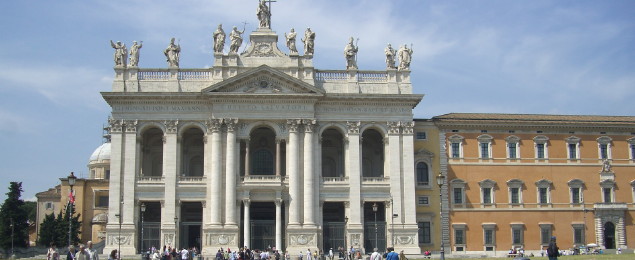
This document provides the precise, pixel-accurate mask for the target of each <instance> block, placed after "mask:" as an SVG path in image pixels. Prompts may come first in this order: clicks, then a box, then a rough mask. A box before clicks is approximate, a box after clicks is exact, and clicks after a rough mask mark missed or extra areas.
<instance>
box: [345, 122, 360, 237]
mask: <svg viewBox="0 0 635 260" xmlns="http://www.w3.org/2000/svg"><path fill="white" fill-rule="evenodd" d="M360 126H361V122H359V121H348V122H346V127H347V129H348V133H347V140H346V162H347V164H346V166H347V169H346V173H347V174H348V176H349V186H350V189H349V193H350V195H349V201H348V203H347V205H348V206H349V208H348V212H347V216H348V224H347V227H346V231H347V240H348V243H347V245H348V246H349V247H350V246H353V247H355V248H361V247H362V246H363V241H364V240H363V235H364V226H363V225H362V204H361V187H362V186H361V185H362V183H361V180H362V178H361V170H360V167H361V160H360V158H361V150H360V142H361V138H360V134H359V128H360Z"/></svg>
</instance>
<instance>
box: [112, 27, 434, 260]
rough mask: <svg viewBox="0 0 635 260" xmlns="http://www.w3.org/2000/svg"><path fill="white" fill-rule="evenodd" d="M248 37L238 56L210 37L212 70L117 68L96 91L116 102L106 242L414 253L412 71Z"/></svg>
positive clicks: (129, 248) (270, 35)
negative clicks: (324, 58)
mask: <svg viewBox="0 0 635 260" xmlns="http://www.w3.org/2000/svg"><path fill="white" fill-rule="evenodd" d="M265 25H266V24H265ZM219 28H220V26H219ZM238 36H241V35H240V34H239V35H238ZM223 37H224V35H223ZM309 37H310V36H309ZM313 37H314V36H313ZM307 40H308V37H307ZM241 41H242V39H241ZM249 41H250V42H249V44H248V45H247V46H248V47H247V48H246V50H245V51H244V52H242V53H237V52H236V51H235V50H236V49H235V48H232V49H230V52H229V53H223V49H222V48H223V46H220V47H219V48H216V46H215V54H214V66H213V67H211V68H205V69H186V68H180V67H179V66H178V60H176V62H174V60H173V61H172V62H170V63H169V66H168V68H164V69H144V68H139V67H137V66H136V62H135V63H134V64H129V65H127V66H126V64H125V63H123V64H116V66H115V73H116V76H115V79H114V82H113V85H112V91H110V92H103V93H102V96H103V98H104V99H105V100H106V102H107V103H108V104H109V105H110V106H111V108H112V117H111V119H110V122H109V123H110V134H111V158H110V176H109V177H110V187H109V203H108V204H109V210H108V224H107V227H106V232H107V238H106V249H105V251H104V252H110V250H112V249H118V248H121V251H122V254H123V255H132V254H136V253H138V252H139V251H140V249H141V248H149V247H152V246H155V247H160V246H163V245H171V246H173V247H179V248H181V247H193V246H196V247H197V248H200V249H202V253H203V254H204V255H213V254H215V253H216V251H217V250H218V249H219V248H231V249H232V250H233V249H234V248H236V249H237V248H239V247H243V246H247V247H249V248H252V249H256V248H257V249H265V248H267V247H275V248H276V249H281V250H288V251H290V252H292V253H297V252H300V251H306V250H307V249H309V250H311V251H314V250H324V249H326V250H328V248H334V249H337V248H338V247H346V248H350V247H354V248H358V249H362V250H365V251H366V252H369V251H370V250H372V248H374V247H377V248H380V249H381V250H384V249H385V248H386V247H389V246H395V247H398V248H399V249H400V250H404V252H405V253H407V254H418V253H420V252H421V250H420V247H419V246H420V243H419V241H418V237H419V236H418V230H419V229H418V224H417V203H416V201H415V199H416V198H417V196H416V190H417V188H416V186H417V180H415V178H416V177H415V176H416V175H415V167H414V165H415V155H414V154H413V151H414V149H415V145H414V138H413V133H414V125H415V124H414V121H413V112H412V110H413V108H414V107H415V106H416V105H417V104H418V103H419V102H420V101H421V99H422V97H423V95H420V94H413V93H412V84H411V82H410V71H409V69H408V68H407V67H401V68H399V69H397V68H390V67H389V68H387V69H386V70H384V71H361V70H358V69H357V68H356V66H354V67H351V66H349V67H348V69H346V70H320V69H317V68H315V67H313V53H312V50H311V52H306V50H305V53H304V54H302V55H300V54H299V53H298V52H297V50H296V51H294V50H292V49H291V50H290V51H289V52H283V51H282V50H280V49H279V48H278V47H277V46H278V35H277V34H276V33H275V32H274V31H272V30H271V29H270V28H267V26H264V27H261V28H259V29H257V30H255V31H253V32H251V34H250V35H249ZM311 44H312V43H311ZM113 47H115V45H113ZM309 47H310V48H313V46H312V45H311V46H309ZM293 48H295V44H294V45H293ZM178 51H180V47H179V46H173V47H172V48H171V49H169V50H168V49H166V57H168V59H174V57H176V58H177V59H178ZM175 53H176V56H175V55H174V54H175ZM136 58H137V59H138V56H137V57H136Z"/></svg>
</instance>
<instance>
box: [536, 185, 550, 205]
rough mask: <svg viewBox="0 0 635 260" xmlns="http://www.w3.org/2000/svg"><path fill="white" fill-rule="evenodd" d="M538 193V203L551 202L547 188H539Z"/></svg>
mask: <svg viewBox="0 0 635 260" xmlns="http://www.w3.org/2000/svg"><path fill="white" fill-rule="evenodd" d="M538 195H539V201H538V203H540V204H547V203H549V196H548V195H547V188H538Z"/></svg>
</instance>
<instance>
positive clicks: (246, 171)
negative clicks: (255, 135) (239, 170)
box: [244, 138, 251, 176]
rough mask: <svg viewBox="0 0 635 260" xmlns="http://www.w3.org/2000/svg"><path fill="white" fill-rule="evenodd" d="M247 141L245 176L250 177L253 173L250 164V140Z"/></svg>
mask: <svg viewBox="0 0 635 260" xmlns="http://www.w3.org/2000/svg"><path fill="white" fill-rule="evenodd" d="M244 141H245V176H249V173H250V171H251V169H250V167H249V164H250V161H249V138H247V139H244Z"/></svg>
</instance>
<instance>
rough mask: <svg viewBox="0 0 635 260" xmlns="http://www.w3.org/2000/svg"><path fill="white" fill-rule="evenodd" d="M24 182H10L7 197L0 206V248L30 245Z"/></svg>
mask: <svg viewBox="0 0 635 260" xmlns="http://www.w3.org/2000/svg"><path fill="white" fill-rule="evenodd" d="M20 196H22V183H21V182H10V183H9V192H7V199H6V200H5V201H4V203H3V204H2V207H0V248H4V249H11V243H12V241H13V246H14V247H22V248H24V247H27V246H28V245H29V223H28V214H27V212H26V210H25V209H24V200H22V199H20Z"/></svg>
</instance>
